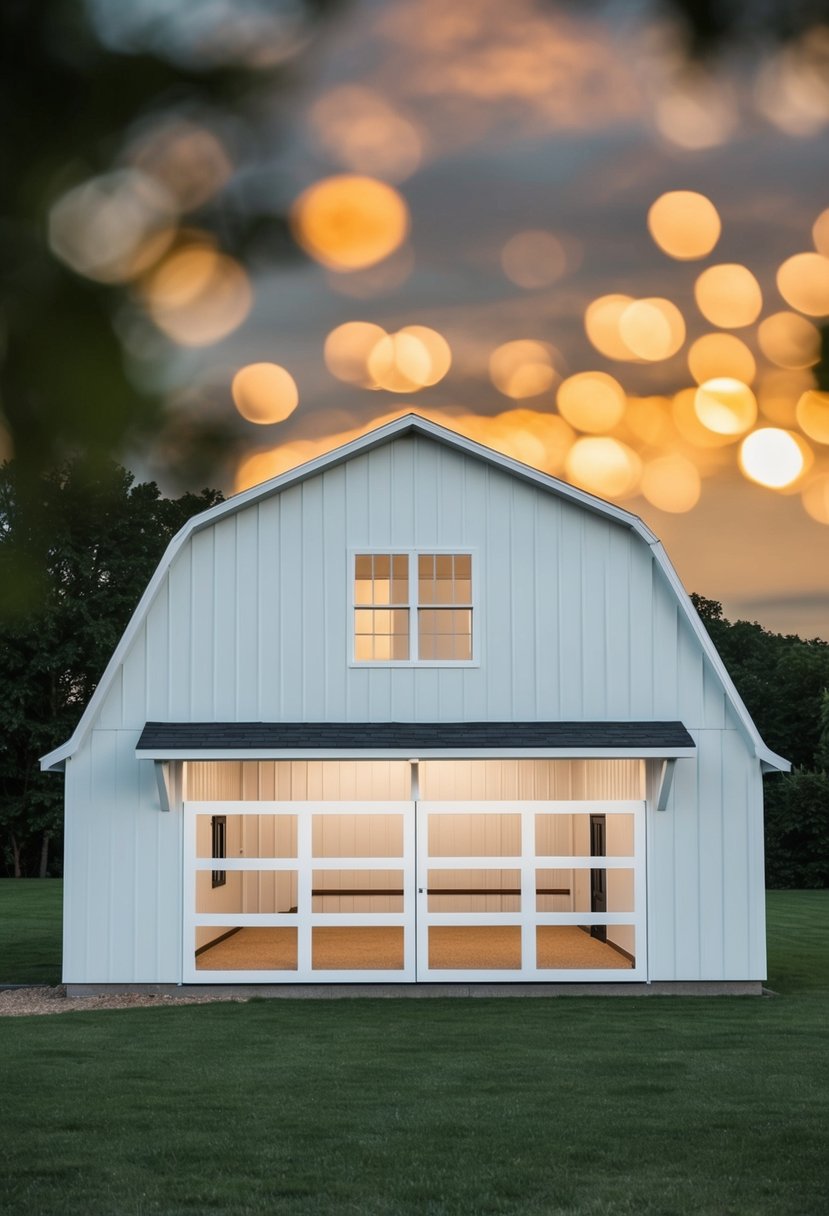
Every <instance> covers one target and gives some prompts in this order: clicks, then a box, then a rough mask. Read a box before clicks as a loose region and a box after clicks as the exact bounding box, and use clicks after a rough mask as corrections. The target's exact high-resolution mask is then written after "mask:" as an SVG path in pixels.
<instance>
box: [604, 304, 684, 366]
mask: <svg viewBox="0 0 829 1216" xmlns="http://www.w3.org/2000/svg"><path fill="white" fill-rule="evenodd" d="M619 336H620V338H621V339H622V341H623V342H624V344H625V345H626V346H627V347H628V348H629V349H630V350H631V351H632V352H633V354H634V355H638V357H639V358H640V359H646V360H647V361H648V362H656V361H657V360H660V359H669V358H670V357H671V355H675V354H676V352H677V351H678V350H679V348H680V347H681V346H682V344H683V342H684V341H685V322H684V320H683V319H682V313H681V312H680V311H679V309H678V308H677V306H676V305H675V304H672V303H671V301H670V300H662V299H659V298H658V297H654V298H652V299H646V300H634V301H633V303H632V304H628V306H627V308H625V309H624V311H623V312H622V315H621V316H620V318H619Z"/></svg>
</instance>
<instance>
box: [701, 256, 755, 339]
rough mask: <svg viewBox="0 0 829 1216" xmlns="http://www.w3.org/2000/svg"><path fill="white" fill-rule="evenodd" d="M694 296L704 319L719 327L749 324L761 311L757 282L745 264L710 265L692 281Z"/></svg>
mask: <svg viewBox="0 0 829 1216" xmlns="http://www.w3.org/2000/svg"><path fill="white" fill-rule="evenodd" d="M694 296H695V298H696V301H697V307H698V308H699V310H700V312H701V313H702V315H703V316H704V317H705V319H706V321H710V322H711V324H712V325H719V326H720V327H721V328H722V329H740V328H742V326H744V325H751V324H752V322H753V321H756V320H757V318H758V317H759V315H760V310H761V309H762V307H763V296H762V293H761V291H760V284H759V283H758V282H757V280H756V279H755V277H754V275H753V274H752V273H751V271H750V270H749V269H748V267H746V266H741V265H739V263H736V262H724V263H722V264H721V265H719V266H709V267H708V269H707V270H703V272H702V274H701V275H700V276H699V278H698V279H697V281H696V283H695V284H694Z"/></svg>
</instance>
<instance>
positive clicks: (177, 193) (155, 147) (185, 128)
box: [129, 118, 233, 212]
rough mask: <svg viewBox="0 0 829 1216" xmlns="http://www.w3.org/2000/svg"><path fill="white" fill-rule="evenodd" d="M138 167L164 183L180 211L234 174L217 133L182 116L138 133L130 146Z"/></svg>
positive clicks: (201, 201) (197, 203) (204, 199)
mask: <svg viewBox="0 0 829 1216" xmlns="http://www.w3.org/2000/svg"><path fill="white" fill-rule="evenodd" d="M129 155H130V160H131V161H132V163H133V164H134V165H136V167H137V168H139V169H141V170H143V171H144V172H145V173H148V174H150V175H151V176H152V177H154V178H155V179H156V181H159V182H161V183H163V185H164V186H165V187H166V188H167V189H168V190H169V192H170V194H171V195H172V196H173V197H174V198H175V200H176V203H177V204H178V207H179V208H180V210H181V211H183V212H188V211H193V210H195V208H196V207H201V206H202V204H204V203H206V202H207V201H208V199H211V198H213V196H214V195H215V194H217V193H218V192H219V190H221V189H222V187H223V186H225V185H226V184H227V182H229V181H230V178H231V177H232V175H233V162H232V160H231V157H230V154H229V153H228V150H227V148H226V147H225V144H224V143H223V141H222V140H220V139H219V137H218V135H217V134H216V133H215V132H214V131H211V130H210V129H209V128H207V127H205V126H200V125H198V124H197V123H195V122H192V121H190V120H189V119H185V118H168V119H165V120H163V121H161V122H157V123H155V124H154V125H153V126H152V127H151V128H149V129H148V130H144V131H143V132H142V133H140V134H139V135H138V137H137V138H136V139H135V141H134V142H133V144H132V145H131V148H130V153H129Z"/></svg>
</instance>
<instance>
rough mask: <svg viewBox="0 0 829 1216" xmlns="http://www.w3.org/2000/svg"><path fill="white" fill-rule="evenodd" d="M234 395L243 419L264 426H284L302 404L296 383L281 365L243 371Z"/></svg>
mask: <svg viewBox="0 0 829 1216" xmlns="http://www.w3.org/2000/svg"><path fill="white" fill-rule="evenodd" d="M231 395H232V397H233V403H234V405H235V406H236V409H237V410H238V411H239V413H240V414H241V415H242V417H243V418H246V419H247V421H248V422H256V423H258V424H259V425H260V426H265V425H267V424H269V423H273V422H282V421H283V420H284V419H285V418H287V417H288V415H289V414H292V413H293V412H294V410H295V409H296V407H297V405H298V403H299V390H298V389H297V386H296V381H295V380H294V378H293V376H292V375H291V373H290V372H289V371H286V369H285V368H284V367H280V365H279V364H278V363H248V364H247V365H246V366H245V367H242V368H240V369H239V371H238V372H237V373H236V375H235V376H234V377H233V382H232V384H231Z"/></svg>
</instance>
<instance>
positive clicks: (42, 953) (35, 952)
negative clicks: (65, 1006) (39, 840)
mask: <svg viewBox="0 0 829 1216" xmlns="http://www.w3.org/2000/svg"><path fill="white" fill-rule="evenodd" d="M62 897H63V882H62V880H61V879H59V878H42V879H41V878H8V879H0V984H59V983H60V955H61V899H62ZM2 1210H3V1209H2V1207H0V1212H2Z"/></svg>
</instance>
